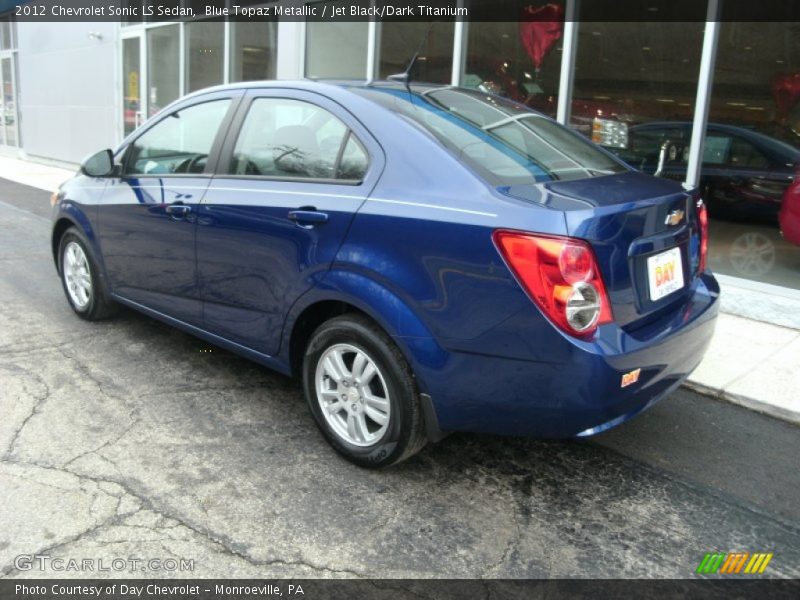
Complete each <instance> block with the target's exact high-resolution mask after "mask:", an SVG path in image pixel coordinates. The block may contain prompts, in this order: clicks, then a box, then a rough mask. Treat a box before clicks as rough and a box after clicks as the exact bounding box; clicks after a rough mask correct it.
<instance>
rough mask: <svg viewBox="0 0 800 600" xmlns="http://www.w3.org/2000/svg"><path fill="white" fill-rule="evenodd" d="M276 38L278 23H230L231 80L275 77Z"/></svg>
mask: <svg viewBox="0 0 800 600" xmlns="http://www.w3.org/2000/svg"><path fill="white" fill-rule="evenodd" d="M277 39H278V25H277V23H270V22H266V21H265V22H257V21H249V22H244V23H235V22H234V23H231V49H230V52H231V71H230V77H231V81H253V80H259V79H274V78H275V64H276V60H277Z"/></svg>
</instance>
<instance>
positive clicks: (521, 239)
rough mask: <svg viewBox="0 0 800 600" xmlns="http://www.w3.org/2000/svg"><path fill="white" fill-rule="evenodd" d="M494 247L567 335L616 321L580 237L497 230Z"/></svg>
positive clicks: (587, 332)
mask: <svg viewBox="0 0 800 600" xmlns="http://www.w3.org/2000/svg"><path fill="white" fill-rule="evenodd" d="M493 238H494V243H495V246H497V249H498V251H499V252H500V254H501V255H502V256H503V258H504V259H505V261H506V264H507V265H508V266H509V268H510V269H511V271H512V272H513V273H514V275H515V276H516V277H517V280H518V281H519V282H520V284H521V285H522V287H523V288H524V289H525V291H526V292H528V295H529V296H530V297H531V298H532V299H533V301H534V302H535V303H536V305H537V306H538V307H539V308H540V309H542V311H543V312H544V314H545V315H546V316H547V317H548V318H549V319H550V320H551V321H553V323H555V324H556V325H557V326H558V327H559V328H561V329H562V330H563V331H565V332H566V333H568V334H570V335H573V336H576V337H582V338H587V337H590V336H591V335H592V334H593V333H594V332H595V330H596V329H597V327H598V326H599V325H602V324H603V323H610V322H611V321H613V320H614V317H613V315H612V313H611V304H610V303H609V301H608V294H606V287H605V284H604V283H603V278H602V276H601V275H600V269H599V268H598V266H597V260H596V258H595V256H594V252H592V249H591V247H589V245H588V244H587V243H586V242H584V241H583V240H578V239H575V238H569V237H562V236H552V235H540V234H534V233H524V232H521V231H509V230H503V229H500V230H497V231H495V232H494V235H493Z"/></svg>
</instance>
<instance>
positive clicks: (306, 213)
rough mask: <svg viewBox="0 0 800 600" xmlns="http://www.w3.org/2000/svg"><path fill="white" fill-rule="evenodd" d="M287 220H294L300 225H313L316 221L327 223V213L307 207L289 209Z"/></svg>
mask: <svg viewBox="0 0 800 600" xmlns="http://www.w3.org/2000/svg"><path fill="white" fill-rule="evenodd" d="M289 220H290V221H294V222H295V223H297V224H298V225H300V226H301V227H313V226H314V225H316V224H317V223H327V222H328V213H324V212H319V211H316V210H313V209H311V208H309V209H300V210H290V211H289Z"/></svg>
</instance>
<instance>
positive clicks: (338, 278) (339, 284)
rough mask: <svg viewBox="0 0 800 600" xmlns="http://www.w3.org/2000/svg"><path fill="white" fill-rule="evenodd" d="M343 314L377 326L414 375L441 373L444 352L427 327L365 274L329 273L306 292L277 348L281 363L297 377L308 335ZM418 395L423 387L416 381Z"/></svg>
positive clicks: (445, 357) (423, 390) (384, 288)
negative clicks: (434, 370)
mask: <svg viewBox="0 0 800 600" xmlns="http://www.w3.org/2000/svg"><path fill="white" fill-rule="evenodd" d="M347 312H357V313H360V314H363V315H364V316H366V317H368V318H369V319H370V320H372V321H373V322H375V323H376V324H377V325H378V326H379V327H380V328H381V329H382V330H383V331H385V332H386V333H387V334H388V335H389V337H390V338H392V340H393V341H394V342H395V343H396V344H397V346H398V347H399V348H400V351H401V352H402V353H403V356H404V357H405V359H406V360H407V361H408V363H409V365H411V368H412V371H414V373H415V374H417V373H418V372H419V371H420V369H419V368H418V367H420V366H422V367H424V369H425V370H426V371H427V370H429V369H437V368H439V367H441V366H442V365H443V364H444V362H445V361H446V359H447V354H448V353H447V351H446V350H444V349H443V348H442V347H441V346H440V345H439V343H438V342H437V341H436V339H435V338H434V336H433V334H432V333H431V332H430V331H429V330H428V328H427V327H426V326H425V324H424V323H423V322H422V321H421V320H420V319H419V318H418V317H417V315H416V314H415V313H414V311H413V309H412V308H411V307H409V306H408V305H407V304H406V303H405V302H404V301H403V300H402V299H401V298H400V297H398V296H397V295H396V294H395V293H394V292H392V291H391V290H389V289H387V288H386V287H384V286H382V285H381V284H380V283H378V282H376V281H375V280H374V279H372V278H370V277H369V276H368V275H367V274H363V273H359V272H353V271H349V270H344V269H342V270H336V269H335V270H332V271H329V272H328V273H327V275H326V276H325V278H324V280H323V282H321V283H319V284H318V285H317V286H316V287H315V288H313V289H312V290H310V291H309V292H307V293H306V294H305V295H304V296H303V297H302V298H301V299H300V300H299V301H298V302H297V303H296V304H295V306H294V307H292V310H291V311H290V313H289V315H288V317H287V320H286V327H285V328H284V332H283V340H282V343H281V348H282V352H281V354H282V355H283V358H284V360H285V361H286V362H287V364H289V366H290V368H291V372H292V373H293V374H297V373H298V372H299V366H300V365H301V364H302V357H303V351H304V350H305V346H306V343H307V342H308V340H309V338H310V336H311V334H313V333H314V331H315V330H316V329H317V327H319V326H320V325H321V324H322V323H323V322H325V321H326V320H328V319H330V318H333V317H335V316H338V315H340V314H344V313H347ZM418 384H419V386H420V391H422V392H425V391H426V387H427V386H426V385H425V382H424V381H422V380H420V379H419V378H418Z"/></svg>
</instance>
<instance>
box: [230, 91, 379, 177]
mask: <svg viewBox="0 0 800 600" xmlns="http://www.w3.org/2000/svg"><path fill="white" fill-rule="evenodd" d="M366 163H367V159H366V153H365V152H364V149H363V147H362V146H361V144H359V143H358V141H357V140H355V138H354V137H353V136H352V134H351V133H350V131H349V129H348V128H347V126H346V125H345V124H344V123H342V122H341V121H340V120H339V119H338V118H337V117H335V116H334V115H332V114H331V113H329V112H328V111H327V110H325V109H324V108H320V107H319V106H316V105H314V104H310V103H309V102H302V101H299V100H292V99H289V98H257V99H256V100H254V101H253V104H252V105H251V106H250V110H249V112H248V113H247V117H246V118H245V121H244V124H243V125H242V130H241V133H240V134H239V138H238V139H237V140H236V146H235V148H234V151H233V157H232V159H231V165H230V170H229V173H230V174H232V175H251V176H261V177H276V178H285V179H294V178H305V179H346V180H360V179H362V178H363V176H364V173H365V172H366Z"/></svg>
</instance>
